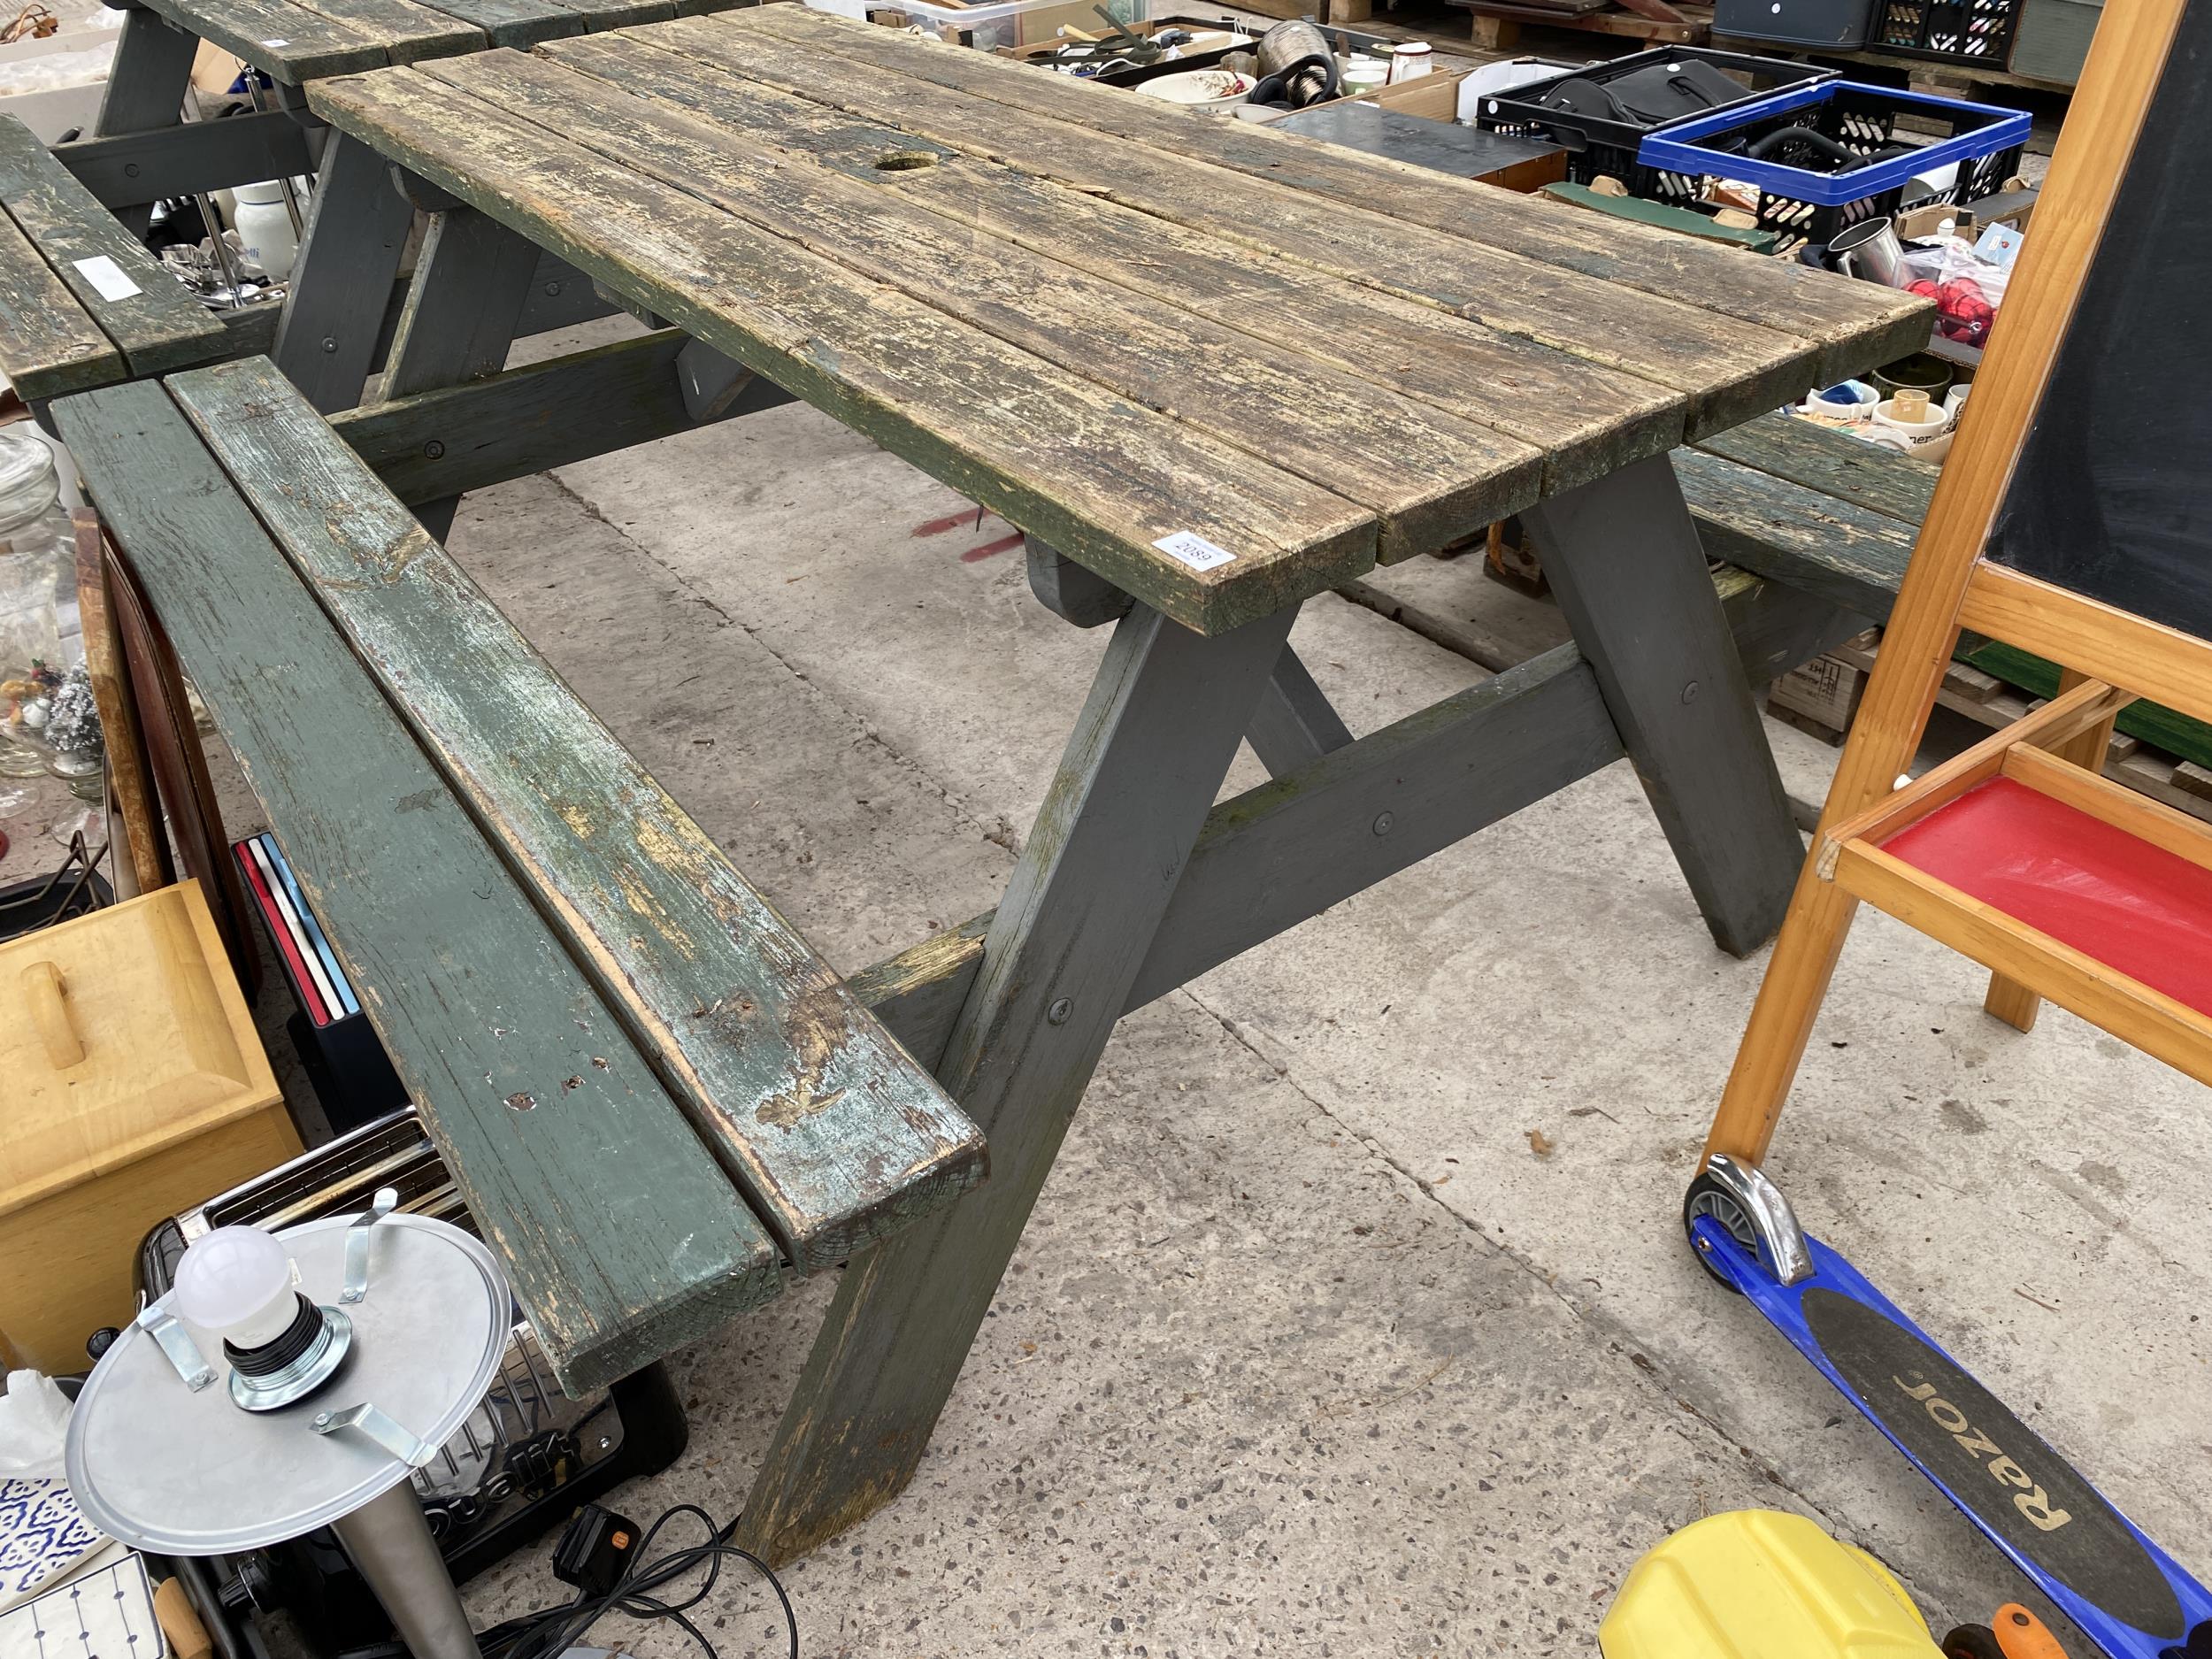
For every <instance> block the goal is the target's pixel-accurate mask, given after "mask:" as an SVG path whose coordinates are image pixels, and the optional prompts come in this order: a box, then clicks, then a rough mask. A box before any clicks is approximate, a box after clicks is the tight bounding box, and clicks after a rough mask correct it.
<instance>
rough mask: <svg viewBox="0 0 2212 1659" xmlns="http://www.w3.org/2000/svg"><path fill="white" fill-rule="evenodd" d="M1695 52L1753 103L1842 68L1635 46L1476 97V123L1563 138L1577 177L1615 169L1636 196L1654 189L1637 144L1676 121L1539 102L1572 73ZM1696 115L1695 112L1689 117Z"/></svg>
mask: <svg viewBox="0 0 2212 1659" xmlns="http://www.w3.org/2000/svg"><path fill="white" fill-rule="evenodd" d="M1691 58H1694V59H1695V60H1696V61H1698V62H1700V63H1705V64H1710V65H1713V66H1714V67H1715V68H1716V69H1718V70H1720V71H1721V72H1722V73H1724V74H1726V75H1728V76H1729V77H1730V78H1731V79H1732V80H1736V81H1742V82H1743V87H1744V94H1743V98H1742V100H1741V102H1743V103H1749V102H1751V101H1752V100H1753V99H1755V98H1761V97H1764V96H1766V95H1767V94H1769V93H1770V92H1779V91H1782V90H1784V89H1786V88H1790V87H1795V86H1802V85H1806V84H1808V83H1809V82H1812V81H1832V80H1834V79H1835V78H1836V75H1837V72H1836V71H1835V70H1832V69H1822V68H1819V67H1816V65H1811V64H1801V63H1798V62H1796V61H1794V60H1793V59H1791V58H1757V57H1754V56H1753V55H1752V54H1750V53H1749V52H1723V51H1716V50H1712V49H1711V48H1709V47H1703V46H1663V47H1658V48H1655V49H1654V50H1650V51H1644V52H1634V53H1632V54H1631V55H1629V56H1628V57H1626V58H1615V59H1614V60H1613V61H1612V62H1611V63H1609V64H1591V65H1586V66H1585V67H1583V68H1580V69H1565V70H1562V71H1561V72H1560V73H1557V74H1555V75H1547V76H1546V77H1545V78H1544V79H1543V80H1541V81H1531V82H1530V83H1529V84H1528V85H1526V86H1523V87H1516V88H1513V89H1512V90H1511V91H1510V92H1496V93H1491V94H1489V95H1487V96H1485V97H1483V98H1481V99H1480V100H1479V101H1478V102H1477V104H1476V105H1475V125H1476V126H1477V127H1483V128H1486V130H1488V131H1490V132H1494V133H1507V134H1512V135H1513V136H1515V137H1517V138H1533V139H1537V140H1540V141H1543V142H1549V143H1555V144H1558V145H1560V146H1561V147H1562V148H1563V149H1564V150H1566V152H1567V177H1568V178H1569V179H1570V180H1572V181H1573V182H1574V183H1576V184H1588V183H1590V182H1591V181H1592V180H1596V179H1600V178H1604V177H1608V176H1610V177H1612V178H1616V179H1618V180H1620V181H1621V182H1622V183H1623V184H1624V185H1626V186H1627V187H1628V188H1629V193H1630V194H1631V195H1632V196H1648V195H1650V192H1649V191H1648V190H1647V189H1645V188H1642V185H1641V184H1640V182H1639V179H1638V174H1639V173H1640V171H1641V169H1640V164H1639V162H1638V161H1637V159H1636V150H1637V146H1638V145H1640V144H1641V143H1642V142H1643V141H1644V134H1647V133H1649V132H1656V131H1660V130H1663V128H1664V127H1667V126H1670V125H1671V123H1668V122H1662V123H1660V125H1659V126H1658V127H1640V126H1638V125H1636V124H1635V123H1633V122H1631V121H1614V120H1607V119H1603V118H1601V117H1598V116H1594V115H1578V114H1576V113H1575V112H1573V111H1568V110H1551V109H1546V108H1545V107H1544V106H1543V105H1542V104H1539V103H1537V102H1536V100H1537V99H1539V98H1540V97H1542V96H1544V95H1545V94H1546V93H1548V92H1549V91H1550V90H1551V89H1552V88H1554V87H1556V86H1558V85H1559V84H1560V83H1561V82H1562V81H1598V82H1600V83H1603V82H1605V81H1618V80H1619V79H1620V78H1621V77H1622V76H1624V75H1629V74H1633V73H1636V71H1638V70H1640V69H1648V68H1649V67H1651V65H1654V64H1672V63H1680V62H1682V61H1684V60H1685V59H1691ZM1714 107H1715V108H1716V109H1728V108H1731V107H1732V106H1731V105H1729V104H1717V105H1715V106H1714ZM1683 119H1691V118H1689V117H1685V118H1683Z"/></svg>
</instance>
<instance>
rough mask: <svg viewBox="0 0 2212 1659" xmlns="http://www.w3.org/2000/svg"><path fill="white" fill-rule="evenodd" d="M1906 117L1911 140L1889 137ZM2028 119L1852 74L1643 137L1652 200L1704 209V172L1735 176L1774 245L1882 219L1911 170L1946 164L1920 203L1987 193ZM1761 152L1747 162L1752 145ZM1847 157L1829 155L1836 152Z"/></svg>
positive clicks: (2012, 158)
mask: <svg viewBox="0 0 2212 1659" xmlns="http://www.w3.org/2000/svg"><path fill="white" fill-rule="evenodd" d="M1905 116H1910V117H1912V118H1913V119H1914V137H1915V139H1916V140H1921V139H1926V138H1927V134H1926V133H1925V132H1924V130H1923V129H1924V128H1927V127H1935V128H1938V129H1939V132H1938V134H1937V135H1936V136H1934V137H1933V138H1932V139H1928V142H1916V143H1914V144H1911V145H1904V144H1901V143H1900V142H1898V141H1897V124H1898V121H1899V120H1900V119H1901V118H1902V117H1905ZM2028 127H2029V118H2028V117H2027V116H2025V115H2024V114H2022V113H2020V112H2019V111H2016V110H2004V109H1999V108H1997V107H1996V106H1994V105H1993V104H1969V103H1967V102H1965V101H1964V100H1962V99H1959V98H1943V97H1937V96H1932V95H1931V94H1928V93H1924V92H1906V91H1901V90H1899V89H1897V88H1890V87H1870V86H1866V85H1863V84H1862V83H1860V82H1858V81H1824V82H1822V83H1820V84H1819V85H1816V86H1809V87H1801V88H1794V89H1792V90H1788V91H1784V92H1780V93H1777V94H1775V95H1774V96H1770V97H1768V98H1764V99H1762V100H1761V101H1760V102H1759V103H1757V104H1752V105H1748V106H1746V107H1743V108H1740V109H1737V110H1732V111H1727V110H1724V111H1719V112H1717V113H1716V114H1713V115H1705V116H1698V117H1696V118H1694V119H1691V120H1687V121H1678V122H1674V123H1671V125H1669V126H1668V127H1665V128H1664V129H1663V130H1661V131H1659V132H1655V133H1654V134H1650V135H1649V136H1648V137H1647V138H1646V139H1645V141H1644V142H1643V146H1642V150H1641V154H1640V170H1643V169H1647V170H1648V178H1649V180H1650V182H1651V188H1650V190H1649V191H1648V192H1647V191H1646V190H1642V189H1639V190H1638V191H1637V194H1639V195H1646V196H1647V197H1648V199H1650V200H1652V201H1659V202H1666V203H1670V204H1672V205H1674V206H1677V207H1691V208H1699V209H1701V210H1705V211H1710V210H1709V209H1708V208H1707V204H1705V203H1703V202H1702V201H1701V200H1700V197H1701V194H1702V189H1701V187H1702V182H1703V180H1705V179H1707V178H1709V177H1716V176H1717V177H1720V178H1727V179H1738V180H1743V181H1745V182H1747V183H1749V184H1754V185H1755V186H1757V187H1758V190H1759V205H1758V210H1757V214H1758V221H1759V227H1760V228H1761V229H1763V230H1771V231H1775V232H1778V233H1779V234H1780V235H1781V237H1782V239H1783V246H1782V251H1785V252H1786V251H1787V250H1789V249H1791V248H1793V247H1796V246H1800V245H1802V244H1803V243H1806V242H1817V243H1820V244H1823V245H1825V244H1826V243H1828V242H1831V241H1832V240H1834V238H1835V235H1836V233H1837V232H1838V231H1840V230H1842V229H1844V228H1845V227H1847V226H1850V225H1855V224H1858V223H1859V222H1860V221H1861V220H1863V219H1874V218H1886V217H1888V216H1889V215H1891V214H1893V213H1895V212H1896V211H1897V210H1898V208H1899V207H1900V206H1901V204H1902V201H1903V197H1904V193H1905V188H1906V186H1907V185H1908V184H1909V183H1910V181H1911V180H1912V179H1913V178H1914V177H1915V176H1916V175H1917V174H1920V173H1927V172H1932V171H1934V170H1936V169H1938V168H1940V167H1942V166H1945V165H1949V164H1951V163H1956V165H1957V169H1958V171H1957V173H1956V174H1955V177H1954V178H1953V180H1952V181H1951V183H1950V185H1949V186H1948V187H1947V188H1944V189H1941V190H1939V191H1937V192H1935V193H1934V194H1933V195H1932V196H1928V197H1927V198H1925V199H1927V200H1930V201H1936V202H1947V203H1954V204H1957V203H1965V202H1972V201H1976V200H1978V199H1979V198H1981V197H1982V196H1992V195H1994V194H1995V193H1996V192H1997V191H1998V190H1999V189H2001V188H2002V187H2003V184H2004V181H2005V180H2006V179H2008V177H2010V176H2011V175H2012V174H2013V173H2015V172H2016V171H2017V170H2018V169H2019V165H2020V152H2021V149H2022V147H2023V146H2024V144H2025V143H2026V142H2027V136H2028ZM1758 149H1763V150H1765V151H1766V153H1765V154H1764V155H1763V156H1760V157H1755V156H1753V155H1752V153H1751V152H1752V151H1753V150H1758ZM1839 150H1840V151H1843V152H1847V155H1848V157H1851V158H1852V159H1847V160H1840V161H1839V157H1838V155H1837V153H1836V152H1837V151H1839Z"/></svg>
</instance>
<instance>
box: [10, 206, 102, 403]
mask: <svg viewBox="0 0 2212 1659" xmlns="http://www.w3.org/2000/svg"><path fill="white" fill-rule="evenodd" d="M0 373H4V374H6V375H7V377H8V380H9V381H10V383H11V384H12V385H13V386H14V388H15V389H16V392H17V394H18V395H19V396H21V397H23V398H24V399H25V400H26V401H35V400H36V399H38V398H42V397H53V396H58V394H60V393H63V392H81V391H82V390H84V389H85V388H87V387H92V386H105V385H107V384H108V383H109V382H110V381H111V380H122V379H124V378H125V377H126V376H127V374H128V373H129V371H128V370H127V369H126V368H125V367H124V366H123V354H122V353H121V352H119V351H118V350H117V349H115V344H114V342H112V341H111V340H110V339H109V338H108V337H107V336H106V335H105V334H102V333H101V332H100V328H99V325H98V324H96V323H95V322H94V321H93V320H92V319H91V318H90V317H88V316H87V315H86V314H85V308H84V307H83V306H81V305H80V304H78V303H77V296H75V295H73V294H72V293H71V292H70V291H69V289H68V288H67V287H66V286H65V284H64V283H63V281H62V280H61V279H60V278H59V277H58V276H56V275H55V274H54V269H53V267H52V266H51V265H48V264H47V263H46V260H45V257H43V256H42V254H41V253H40V252H39V250H37V249H36V248H35V247H33V246H32V245H31V239H30V238H29V237H27V236H26V235H25V234H23V233H22V232H21V231H19V230H18V229H17V228H16V227H15V221H14V220H13V219H9V218H7V217H6V216H5V215H4V214H0Z"/></svg>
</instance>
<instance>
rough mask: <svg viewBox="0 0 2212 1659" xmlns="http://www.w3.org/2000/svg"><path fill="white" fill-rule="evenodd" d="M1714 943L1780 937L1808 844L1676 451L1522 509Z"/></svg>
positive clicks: (1749, 944) (1739, 946)
mask: <svg viewBox="0 0 2212 1659" xmlns="http://www.w3.org/2000/svg"><path fill="white" fill-rule="evenodd" d="M1521 518H1522V521H1523V522H1524V523H1525V524H1526V525H1527V526H1529V528H1530V529H1531V530H1532V532H1533V533H1534V534H1535V536H1536V540H1537V547H1538V550H1539V551H1540V553H1541V555H1542V556H1543V560H1544V573H1545V574H1546V576H1548V578H1549V579H1550V580H1551V586H1552V592H1553V594H1554V595H1555V596H1556V597H1557V598H1558V600H1559V608H1560V610H1561V611H1563V613H1565V616H1566V618H1567V623H1568V626H1570V627H1571V628H1572V629H1573V630H1574V636H1575V643H1576V644H1577V645H1578V647H1580V648H1581V651H1582V655H1583V657H1585V658H1586V660H1587V661H1588V663H1589V664H1590V667H1591V669H1592V671H1593V672H1594V673H1595V674H1596V675H1597V680H1598V688H1599V690H1600V691H1601V692H1602V693H1603V694H1604V696H1605V704H1606V707H1607V709H1608V710H1610V712H1611V713H1612V716H1613V724H1614V726H1616V727H1617V728H1618V730H1619V732H1620V734H1621V744H1622V747H1624V749H1627V750H1628V753H1629V757H1630V758H1631V759H1632V761H1634V763H1635V765H1636V775H1637V776H1638V778H1640V780H1642V782H1643V786H1644V793H1645V794H1646V795H1647V796H1649V797H1650V800H1651V806H1652V810H1653V811H1654V812H1655V813H1656V814H1657V815H1658V818H1659V825H1660V827H1661V828H1662V829H1663V830H1664V831H1665V832H1666V836H1667V840H1668V841H1669V842H1670V843H1671V844H1672V846H1673V848H1674V856H1675V860H1676V862H1677V863H1678V864H1680V865H1681V867H1682V874H1683V877H1684V879H1686V880H1687V881H1688V883H1689V885H1690V892H1691V895H1692V896H1694V898H1695V899H1696V901H1697V907H1698V909H1699V910H1701V911H1702V912H1703V913H1704V916H1705V922H1706V926H1708V927H1709V928H1711V930H1712V933H1713V939H1714V941H1715V942H1716V943H1717V944H1718V945H1719V946H1720V948H1721V949H1723V950H1725V951H1728V952H1730V953H1731V954H1732V955H1734V956H1748V955H1749V954H1750V953H1751V952H1753V951H1755V950H1756V949H1758V948H1759V947H1760V946H1761V945H1763V944H1764V943H1765V942H1766V941H1768V940H1769V939H1770V938H1772V937H1773V936H1774V932H1775V930H1776V929H1777V928H1778V927H1779V926H1781V925H1782V916H1783V912H1784V911H1785V910H1786V909H1787V908H1788V906H1789V900H1790V893H1791V890H1792V888H1793V887H1794V886H1795V883H1796V880H1797V872H1798V869H1799V866H1800V865H1801V864H1803V863H1804V861H1805V844H1804V842H1803V841H1801V840H1800V839H1799V837H1798V833H1797V828H1796V826H1795V824H1794V823H1793V821H1792V820H1791V818H1790V808H1789V801H1788V798H1787V797H1786V795H1784V794H1783V790H1782V779H1781V775H1780V774H1779V773H1778V772H1776V771H1775V767H1774V753H1773V750H1772V749H1770V748H1769V747H1768V745H1767V739H1766V733H1765V731H1764V729H1763V727H1762V726H1761V725H1760V722H1759V711H1758V709H1757V707H1756V706H1755V704H1754V703H1752V701H1751V686H1750V683H1749V681H1748V680H1746V678H1745V677H1744V670H1743V664H1742V661H1741V659H1740V657H1738V656H1737V654H1736V649H1735V647H1734V644H1733V642H1732V639H1731V636H1730V634H1729V630H1728V621H1727V618H1726V617H1725V616H1724V614H1723V613H1722V611H1721V608H1720V602H1719V600H1718V599H1717V598H1716V597H1715V596H1714V593H1713V583H1712V579H1711V578H1710V577H1709V575H1708V574H1707V573H1706V562H1705V549H1703V547H1701V545H1700V544H1699V541H1698V538H1697V526H1695V525H1694V523H1693V522H1692V521H1691V518H1690V511H1689V508H1688V506H1687V504H1686V503H1685V502H1684V501H1683V499H1682V490H1681V487H1680V486H1679V485H1678V483H1677V482H1676V481H1675V476H1674V468H1673V466H1672V465H1671V464H1670V463H1669V461H1668V460H1667V457H1664V456H1654V457H1651V458H1649V459H1648V460H1643V461H1639V462H1637V463H1636V464H1635V465H1632V466H1629V467H1624V468H1623V469H1622V470H1621V471H1619V472H1615V473H1612V474H1610V475H1609V476H1608V477H1606V478H1602V479H1600V480H1597V481H1596V482H1594V483H1590V484H1586V485H1584V486H1583V487H1582V488H1579V489H1576V490H1571V491H1570V492H1568V493H1567V494H1566V495H1557V496H1554V497H1553V498H1552V499H1551V500H1549V501H1547V502H1545V503H1543V504H1542V505H1541V506H1539V507H1534V508H1531V509H1530V510H1528V511H1525V512H1524V513H1523V514H1522V515H1521Z"/></svg>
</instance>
